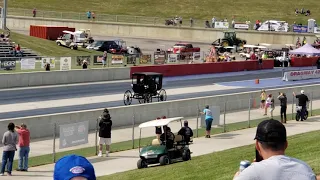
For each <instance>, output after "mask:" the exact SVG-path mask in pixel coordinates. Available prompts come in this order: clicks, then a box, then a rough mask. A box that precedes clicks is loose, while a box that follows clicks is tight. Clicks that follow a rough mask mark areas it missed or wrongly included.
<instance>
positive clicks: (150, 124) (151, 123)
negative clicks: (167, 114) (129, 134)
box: [139, 117, 183, 129]
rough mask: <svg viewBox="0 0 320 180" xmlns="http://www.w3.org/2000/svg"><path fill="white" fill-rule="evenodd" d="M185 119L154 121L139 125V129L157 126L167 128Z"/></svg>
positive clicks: (174, 118)
mask: <svg viewBox="0 0 320 180" xmlns="http://www.w3.org/2000/svg"><path fill="white" fill-rule="evenodd" d="M181 119H183V117H173V118H167V119H159V120H157V119H156V120H152V121H148V122H145V123H142V124H140V125H139V128H140V129H141V128H147V127H156V126H166V125H168V124H169V123H171V122H174V121H179V120H181Z"/></svg>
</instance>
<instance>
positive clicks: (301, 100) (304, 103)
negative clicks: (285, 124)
mask: <svg viewBox="0 0 320 180" xmlns="http://www.w3.org/2000/svg"><path fill="white" fill-rule="evenodd" d="M292 94H293V96H294V97H296V98H297V99H298V101H299V102H298V106H301V108H302V109H301V115H300V117H301V121H303V120H305V116H304V115H305V113H306V110H307V102H309V98H308V96H306V95H305V94H304V90H301V94H298V95H296V93H295V92H293V93H292Z"/></svg>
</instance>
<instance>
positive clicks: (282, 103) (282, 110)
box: [278, 93, 287, 123]
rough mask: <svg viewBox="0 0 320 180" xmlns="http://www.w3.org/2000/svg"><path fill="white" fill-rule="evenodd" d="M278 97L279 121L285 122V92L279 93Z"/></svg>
mask: <svg viewBox="0 0 320 180" xmlns="http://www.w3.org/2000/svg"><path fill="white" fill-rule="evenodd" d="M278 99H279V100H280V116H281V123H287V96H286V94H285V93H279V96H278Z"/></svg>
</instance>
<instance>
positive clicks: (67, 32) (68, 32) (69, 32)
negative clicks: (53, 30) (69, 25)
mask: <svg viewBox="0 0 320 180" xmlns="http://www.w3.org/2000/svg"><path fill="white" fill-rule="evenodd" d="M62 32H63V33H66V34H72V35H74V34H75V32H71V31H62Z"/></svg>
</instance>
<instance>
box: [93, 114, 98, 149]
mask: <svg viewBox="0 0 320 180" xmlns="http://www.w3.org/2000/svg"><path fill="white" fill-rule="evenodd" d="M98 131H99V120H98V119H97V120H96V135H95V138H94V139H95V144H94V145H95V147H96V155H98Z"/></svg>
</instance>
